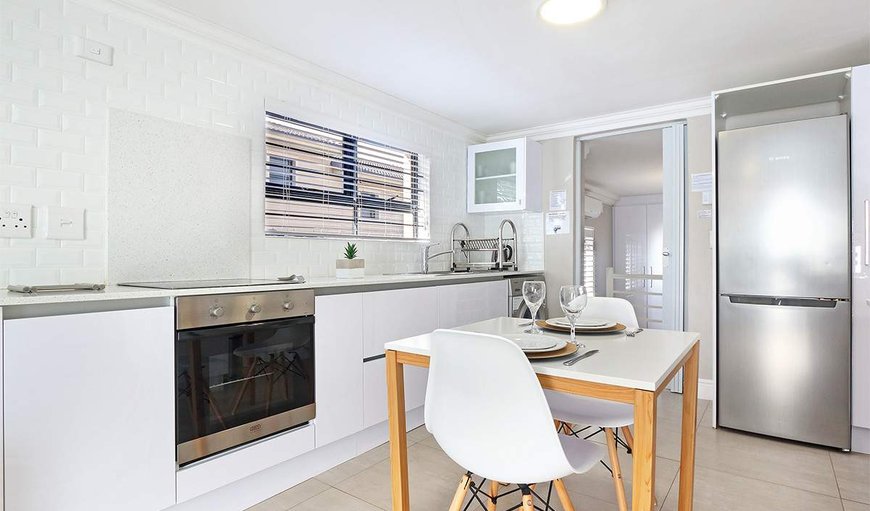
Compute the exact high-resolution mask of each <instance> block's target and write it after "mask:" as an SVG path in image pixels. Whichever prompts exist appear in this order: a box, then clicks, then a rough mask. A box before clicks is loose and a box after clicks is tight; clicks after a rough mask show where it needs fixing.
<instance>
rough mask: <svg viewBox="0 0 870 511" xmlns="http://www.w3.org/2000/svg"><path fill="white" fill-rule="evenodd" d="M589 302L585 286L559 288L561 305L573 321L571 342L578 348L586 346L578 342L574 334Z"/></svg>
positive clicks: (569, 319)
mask: <svg viewBox="0 0 870 511" xmlns="http://www.w3.org/2000/svg"><path fill="white" fill-rule="evenodd" d="M587 302H588V297H587V295H586V287H585V286H562V288H561V289H559V305H561V306H562V312H564V313H565V316H566V317H567V318H568V322H569V323H571V342H572V343H574V344H576V345H577V347H578V348H585V347H586V345H585V344H580V343H578V342H577V341H576V340H575V337H574V335H575V331H576V330H577V320H578V319H580V314H581V313H582V312H583V309H585V308H586V303H587Z"/></svg>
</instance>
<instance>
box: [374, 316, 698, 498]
mask: <svg viewBox="0 0 870 511" xmlns="http://www.w3.org/2000/svg"><path fill="white" fill-rule="evenodd" d="M528 324H529V321H528V320H524V319H520V318H507V317H502V318H494V319H490V320H486V321H480V322H477V323H472V324H469V325H464V326H460V327H456V328H454V329H453V330H461V331H466V332H479V333H485V334H492V335H501V336H507V335H513V334H517V333H522V332H524V331H525V330H526V329H527V326H528ZM627 334H634V335H627ZM546 335H553V336H556V337H558V336H565V337H566V338H567V334H564V333H558V332H549V331H547V332H546ZM576 339H577V342H578V343H581V344H583V345H585V347H583V348H580V350H579V353H583V352H585V351H586V350H598V353H596V354H595V355H594V356H590V357H588V358H584V359H583V360H580V361H579V362H577V363H576V364H574V365H571V366H566V365H565V364H564V363H563V362H564V360H565V358H556V359H545V360H532V361H531V365H532V368H533V369H534V370H535V373H536V374H537V376H538V380H539V381H540V383H541V387H543V388H545V389H551V390H554V391H559V392H566V393H569V394H575V395H578V396H588V397H593V398H599V399H606V400H610V401H617V402H620V403H628V404H631V405H633V406H634V444H633V449H632V457H633V464H632V498H631V509H632V510H634V511H652V509H653V506H654V503H655V468H656V401H657V397H658V396H659V394H661V393H662V392H663V391H664V390H665V389H666V388H667V386H668V384H669V383H670V382H671V380H672V379H673V378H674V376H676V375H677V373H678V372H679V371H680V369H682V370H683V389H682V390H683V397H682V418H681V420H682V425H681V441H680V471H679V496H678V503H677V509H678V510H680V511H689V510H691V509H692V501H693V489H694V476H695V433H696V427H697V411H698V408H697V405H698V358H699V346H700V344H699V343H700V334H698V333H695V332H681V331H675V330H654V329H644V330H642V331H640V332H637V333H635V331H634V329H628V330H624V331H622V332H619V333H611V334H584V333H580V332H578V333H577V338H576ZM431 342H432V334H431V333H428V334H423V335H417V336H414V337H409V338H406V339H400V340H395V341H391V342H388V343H386V344H385V345H384V349H385V355H386V366H387V368H386V371H387V405H388V411H389V436H390V468H391V485H392V503H393V507H392V509H393V511H410V510H411V505H410V495H409V486H408V442H407V436H406V435H407V428H406V416H405V388H404V366H406V365H410V366H418V367H428V366H429V355H430V346H431ZM480 363H481V366H482V367H485V364H486V361H485V360H482V361H481V362H480ZM492 370H497V368H492ZM530 482H531V481H530Z"/></svg>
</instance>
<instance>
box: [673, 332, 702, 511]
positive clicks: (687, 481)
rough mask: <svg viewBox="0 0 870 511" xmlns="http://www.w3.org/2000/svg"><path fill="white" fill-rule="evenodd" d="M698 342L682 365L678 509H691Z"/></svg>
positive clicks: (686, 510) (696, 404) (696, 415)
mask: <svg viewBox="0 0 870 511" xmlns="http://www.w3.org/2000/svg"><path fill="white" fill-rule="evenodd" d="M698 349H699V348H698V343H696V344H695V346H694V347H693V348H692V352H691V354H690V355H689V358H688V360H686V365H685V366H684V367H683V426H682V429H683V431H682V441H681V444H680V496H679V500H678V507H677V509H679V511H691V510H692V502H693V495H694V485H695V434H696V432H697V429H698V358H699V356H698Z"/></svg>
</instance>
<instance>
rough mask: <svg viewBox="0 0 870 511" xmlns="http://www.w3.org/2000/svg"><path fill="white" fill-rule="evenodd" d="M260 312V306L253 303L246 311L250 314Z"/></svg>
mask: <svg viewBox="0 0 870 511" xmlns="http://www.w3.org/2000/svg"><path fill="white" fill-rule="evenodd" d="M262 310H263V308H262V307H260V304H257V303H255V304H253V305H251V308H250V309H248V312H250V313H251V314H258V313H259V312H261V311H262Z"/></svg>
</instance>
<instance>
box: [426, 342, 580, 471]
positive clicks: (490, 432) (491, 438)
mask: <svg viewBox="0 0 870 511" xmlns="http://www.w3.org/2000/svg"><path fill="white" fill-rule="evenodd" d="M425 414H426V428H427V429H428V430H429V432H431V433H432V435H433V436H434V437H435V440H436V441H437V442H438V445H440V446H441V448H442V449H443V450H444V452H445V453H446V454H447V455H448V456H449V457H450V458H452V459H453V461H455V462H456V463H457V464H459V465H460V466H461V467H463V468H465V469H466V470H469V471H471V472H473V473H475V474H477V475H479V476H481V477H485V478H487V479H490V480H493V481H501V482H505V483H531V482H541V481H550V480H552V479H555V478H559V477H564V476H565V475H567V474H570V473H572V472H573V471H572V469H571V466H570V464H569V463H568V460H567V459H566V457H565V452H564V451H563V450H562V446H561V443H560V442H559V437H558V434H557V432H556V428H555V427H554V425H553V416H552V414H551V413H550V407H549V406H548V405H547V401H546V398H545V397H544V392H543V390H542V389H541V384H540V382H539V381H538V378H537V376H535V372H534V370H532V366H531V364H530V363H529V360H528V359H527V358H526V356H525V354H523V352H522V350H520V348H519V347H518V346H517V345H516V344H514V343H513V342H511V341H509V340H507V339H505V338H503V337H498V336H494V335H487V334H478V333H471V332H460V331H456V330H436V331H435V332H434V333H433V334H432V351H431V360H430V364H429V382H428V387H427V389H426V408H425Z"/></svg>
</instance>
